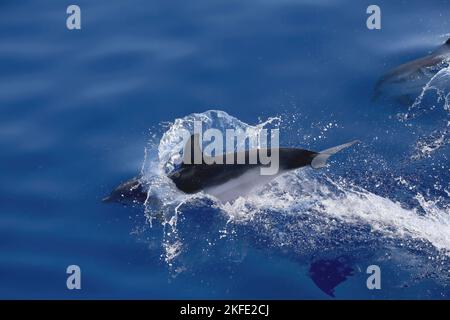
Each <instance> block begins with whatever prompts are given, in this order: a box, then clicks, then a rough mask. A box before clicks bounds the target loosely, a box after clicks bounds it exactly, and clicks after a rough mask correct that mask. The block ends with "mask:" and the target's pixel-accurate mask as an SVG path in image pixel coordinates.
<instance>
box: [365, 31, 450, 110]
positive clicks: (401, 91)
mask: <svg viewBox="0 0 450 320" xmlns="http://www.w3.org/2000/svg"><path fill="white" fill-rule="evenodd" d="M449 62H450V39H448V40H447V41H446V42H445V43H444V44H443V45H441V46H440V47H439V48H438V49H437V50H435V51H434V52H433V53H431V54H430V55H427V56H425V57H423V58H419V59H416V60H413V61H410V62H407V63H405V64H402V65H400V66H398V67H396V68H394V69H392V70H391V71H389V72H388V73H386V74H385V75H384V76H382V77H381V78H380V80H378V82H377V84H376V85H375V89H374V96H373V99H374V100H377V99H379V98H381V97H393V96H395V98H396V100H398V101H399V102H401V103H405V104H409V103H411V102H413V101H414V98H415V97H416V96H417V94H418V93H420V92H421V89H422V88H423V87H424V86H425V85H426V83H427V82H428V81H429V80H430V79H431V78H432V77H433V76H434V75H435V74H436V73H437V72H439V71H440V70H442V69H443V68H446V67H448V66H449Z"/></svg>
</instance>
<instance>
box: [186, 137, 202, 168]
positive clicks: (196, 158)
mask: <svg viewBox="0 0 450 320" xmlns="http://www.w3.org/2000/svg"><path fill="white" fill-rule="evenodd" d="M202 159H203V157H202V149H201V147H200V135H199V134H198V133H196V134H193V135H191V136H190V137H189V139H188V141H187V142H186V144H185V145H184V150H183V163H184V164H200V163H202V161H203V160H202Z"/></svg>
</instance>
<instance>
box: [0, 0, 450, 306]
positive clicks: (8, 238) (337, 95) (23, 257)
mask: <svg viewBox="0 0 450 320" xmlns="http://www.w3.org/2000/svg"><path fill="white" fill-rule="evenodd" d="M69 4H71V3H69V2H64V1H50V0H41V1H20V2H19V1H8V0H3V1H2V2H1V4H0V39H1V41H0V70H1V72H0V88H1V89H0V147H1V156H0V168H1V180H0V209H1V210H0V248H1V250H0V297H1V298H12V299H16V298H33V299H41V298H64V299H75V298H76V299H78V298H82V299H88V298H124V299H128V298H148V299H166V298H174V299H179V298H205V299H209V298H212V299H219V298H221V299H231V298H253V299H262V298H271V299H332V297H330V295H329V294H327V293H326V292H324V291H323V290H321V289H320V288H319V287H318V286H317V285H316V284H315V283H314V281H313V280H312V278H311V276H310V273H311V265H312V264H313V265H314V263H315V262H316V261H323V260H327V261H336V259H337V260H339V259H341V260H339V261H342V259H344V261H345V263H346V264H349V266H350V267H351V268H352V270H354V271H353V273H352V275H348V278H347V280H346V281H344V282H342V283H341V284H339V285H338V286H337V287H336V288H335V292H334V293H335V297H336V298H342V299H352V298H354V299H360V298H382V299H392V298H414V299H429V298H448V297H449V296H450V288H449V284H450V274H449V270H450V268H449V267H450V261H449V255H450V211H449V192H450V188H449V182H450V176H449V168H448V163H449V162H448V157H449V149H448V145H447V144H448V134H446V131H445V130H447V133H448V121H449V119H448V117H449V111H448V110H449V109H448V104H446V101H442V100H439V99H438V98H437V97H434V96H432V95H431V96H430V97H428V99H429V100H430V101H431V102H429V103H428V102H424V103H423V104H422V105H421V106H419V107H418V109H414V108H413V109H411V108H408V106H405V105H400V104H398V103H395V102H391V103H389V102H374V101H372V100H371V99H372V96H373V88H374V85H375V83H376V82H377V80H378V79H379V78H380V77H381V76H382V75H383V74H384V73H385V72H387V71H388V70H389V69H391V68H393V67H396V66H398V65H399V64H401V63H404V62H407V61H409V60H412V59H415V58H418V57H421V56H424V55H426V54H428V53H429V52H431V51H433V50H435V49H436V48H437V47H438V46H440V45H441V44H442V43H444V42H445V41H446V40H447V38H449V32H450V25H449V21H450V20H449V19H448V17H449V13H450V3H449V2H448V1H395V2H394V1H378V2H377V4H378V5H379V6H380V8H381V10H382V28H381V30H368V29H367V28H366V19H367V17H368V15H367V14H366V8H367V6H368V5H370V4H372V3H369V2H367V1H358V2H355V1H338V0H319V1H310V0H302V1H294V0H282V1H276V0H251V1H233V0H232V1H230V0H226V1H225V0H223V1H222V0H218V1H194V2H186V1H177V0H175V1H151V2H149V1H143V0H133V1H118V0H109V1H105V0H97V1H86V0H77V1H76V4H77V5H79V6H80V7H81V12H82V29H81V30H76V31H75V30H74V31H69V30H67V28H66V17H67V15H66V8H67V6H68V5H69ZM419 93H420V92H419ZM207 110H219V111H212V112H208V113H206V115H207V116H209V117H212V118H214V119H215V120H214V121H216V123H218V124H223V123H227V124H230V125H231V126H235V125H236V123H237V121H238V120H239V121H240V122H239V126H243V125H245V126H246V125H247V124H248V125H251V126H254V125H256V124H258V123H261V122H262V121H265V120H266V119H268V118H270V117H279V118H280V119H281V120H279V124H278V126H279V127H280V129H281V135H282V139H281V144H283V145H286V146H295V147H308V148H310V149H313V150H322V149H325V148H328V147H331V146H334V145H337V144H340V143H344V142H347V141H349V140H352V139H355V138H357V139H359V140H361V143H360V145H358V146H357V147H355V149H353V150H352V151H348V152H346V153H343V154H341V155H338V156H337V157H336V158H335V160H334V161H333V162H332V163H331V166H330V167H329V168H328V169H327V170H323V171H321V172H312V170H311V169H305V170H299V171H298V172H296V173H294V174H291V175H289V176H288V177H286V178H284V179H283V180H282V181H277V183H276V185H271V186H269V187H268V190H266V191H265V193H264V191H263V195H262V196H258V197H255V198H250V199H248V200H242V201H241V202H240V203H237V204H235V205H231V206H229V207H220V208H218V207H217V205H216V204H214V203H213V201H212V200H211V199H194V200H192V201H191V202H189V201H188V202H186V203H185V204H184V205H181V206H178V205H179V204H180V203H173V202H170V203H164V204H163V208H164V210H166V211H165V212H166V213H168V214H170V212H172V213H173V212H174V210H175V209H174V207H177V208H179V209H180V210H179V213H178V214H179V215H178V218H179V219H178V220H179V221H178V222H177V225H176V228H175V229H176V230H168V228H171V227H173V226H169V227H168V226H167V223H166V222H167V221H163V224H161V223H160V222H159V221H155V220H153V221H152V224H150V223H149V220H150V219H149V216H151V214H152V210H153V208H148V207H147V208H144V207H142V206H135V207H130V206H128V207H123V206H121V205H115V204H105V203H102V202H101V199H102V198H103V197H104V196H105V195H107V194H108V193H109V192H110V191H111V190H112V189H114V188H115V187H116V186H117V184H119V183H120V182H122V181H125V180H127V179H129V178H130V177H133V176H135V175H137V174H138V173H139V172H140V170H141V168H142V166H143V164H144V167H145V166H146V165H148V166H150V167H151V166H152V163H153V162H152V161H154V159H157V156H158V151H159V152H161V150H162V151H164V150H168V149H170V147H171V145H170V143H168V144H162V143H161V144H160V143H159V139H161V138H162V137H163V136H164V134H165V133H166V132H168V131H170V130H171V129H172V130H175V129H177V127H174V124H173V123H174V121H175V119H184V120H182V124H183V121H188V120H189V119H188V118H186V116H188V115H190V114H192V113H204V112H206V111H207ZM417 110H419V111H417ZM404 114H406V115H409V116H411V117H407V118H408V119H410V118H411V120H406V121H405V120H402V119H404V117H403V118H402V117H401V115H404ZM399 115H400V116H399ZM194 117H195V116H194ZM430 140H431V141H430ZM436 141H437V142H436ZM146 148H147V160H146V161H144V155H145V149H146ZM158 149H159V150H158ZM150 171H151V170H150ZM146 174H147V173H146ZM148 178H149V179H151V177H148ZM152 186H153V187H155V189H156V191H155V192H156V193H158V190H163V191H164V190H166V189H163V187H167V186H166V185H161V184H157V183H153V184H152ZM159 187H161V188H160V189H159ZM172 191H173V190H172ZM164 192H165V191H164ZM280 199H281V200H280ZM180 216H181V218H180ZM174 233H176V235H175V236H174ZM224 235H225V236H224ZM342 257H344V258H342ZM72 264H75V265H78V266H80V268H81V270H82V289H81V290H68V289H67V287H66V279H67V276H68V275H67V274H66V268H67V266H69V265H72ZM373 264H375V265H379V266H380V269H381V272H382V289H381V290H368V289H367V287H366V279H367V277H368V274H366V268H367V266H369V265H373ZM332 265H333V264H332Z"/></svg>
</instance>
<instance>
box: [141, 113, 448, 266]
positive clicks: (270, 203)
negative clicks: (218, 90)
mask: <svg viewBox="0 0 450 320" xmlns="http://www.w3.org/2000/svg"><path fill="white" fill-rule="evenodd" d="M199 119H201V120H203V121H204V122H205V127H208V126H210V127H215V128H220V129H223V130H225V129H227V128H233V129H243V130H245V131H246V132H253V133H256V132H257V131H258V130H261V128H264V127H265V126H268V125H274V124H275V125H276V123H277V122H279V121H281V120H280V118H270V119H269V120H267V121H263V122H261V123H260V124H258V125H255V126H251V125H248V124H246V123H244V122H242V121H240V120H238V119H236V118H234V117H232V116H230V115H228V114H227V113H225V112H223V111H207V112H205V113H200V114H192V115H189V116H187V117H185V118H183V119H177V120H175V122H174V123H173V124H172V125H171V126H170V127H169V129H168V130H167V131H166V132H165V133H164V135H163V137H162V139H161V141H160V143H159V145H158V155H159V159H153V160H149V159H148V158H149V157H147V160H146V163H145V164H144V167H145V168H147V169H146V170H145V180H146V182H147V184H148V186H149V193H148V199H147V202H146V214H147V217H148V218H149V220H150V221H153V220H154V219H157V220H158V221H160V222H161V223H162V224H163V225H164V226H165V230H166V235H165V241H164V248H165V251H166V255H165V260H166V261H167V262H168V263H169V264H171V263H172V261H173V260H174V259H175V258H176V257H177V256H178V255H179V254H180V252H182V250H183V240H182V239H181V238H180V237H179V236H178V234H177V231H178V230H177V224H178V219H179V216H180V214H182V213H183V210H184V209H185V208H189V207H191V206H195V205H196V204H198V202H199V200H200V203H205V205H206V204H207V205H208V206H209V210H211V211H215V210H216V211H217V210H219V211H220V212H221V213H222V214H223V215H225V217H226V219H227V220H228V224H229V225H244V226H249V227H250V228H254V229H258V230H264V232H265V233H266V234H265V235H266V236H268V237H270V238H271V239H272V241H273V243H272V245H274V246H279V247H283V246H287V245H290V246H297V247H298V246H299V245H298V244H297V243H298V242H299V237H300V236H299V235H303V236H304V237H305V238H304V239H301V240H302V245H304V246H305V247H306V246H309V247H310V248H312V247H313V246H317V243H319V245H320V241H315V240H317V239H319V240H320V239H326V238H327V237H333V236H334V237H335V236H336V235H333V233H332V232H334V231H336V230H338V229H339V228H340V227H341V226H342V225H345V226H347V227H348V228H350V229H349V230H350V231H349V233H348V234H347V235H346V237H347V238H348V239H350V240H349V241H351V239H352V237H355V238H356V237H358V238H361V237H370V233H376V234H379V235H381V236H382V237H385V238H386V239H395V240H398V241H400V242H403V240H411V239H412V240H414V241H419V242H423V243H426V244H431V245H432V246H433V247H434V248H436V250H438V251H440V252H442V253H444V254H445V255H450V208H449V206H448V202H447V203H445V204H444V205H438V204H437V202H434V201H431V200H426V199H425V197H424V196H423V195H421V194H420V193H417V194H416V197H415V200H416V201H417V202H418V203H419V205H418V206H417V207H416V208H413V209H410V208H407V207H406V206H405V205H403V204H402V203H399V202H395V201H393V200H391V199H389V198H386V197H382V196H380V195H377V194H374V193H372V192H369V191H367V190H365V189H363V188H361V187H357V186H355V185H352V184H351V183H349V182H348V181H345V180H341V181H333V180H332V179H331V178H329V177H328V176H327V174H326V171H312V170H311V169H299V170H297V171H294V172H290V173H287V174H284V175H282V176H279V177H278V178H276V179H275V180H273V181H272V182H270V183H269V184H267V185H265V186H264V187H262V188H260V189H257V190H255V191H254V192H252V193H251V194H249V195H247V196H246V197H240V198H238V199H237V200H235V201H234V202H232V203H225V204H222V203H220V202H214V199H212V198H211V197H210V196H206V195H205V194H203V193H198V194H196V195H193V196H191V195H186V194H183V193H181V192H179V191H178V190H177V189H176V187H175V186H174V184H173V183H172V182H171V181H170V179H168V178H167V177H166V175H165V172H166V171H165V170H166V169H167V163H170V162H171V161H173V159H174V157H176V155H177V154H178V153H179V152H181V150H182V148H183V146H182V145H180V143H181V139H179V138H178V136H177V131H178V130H180V129H181V128H183V129H188V130H189V129H192V128H191V127H190V126H191V124H192V123H193V121H194V120H199ZM399 186H400V187H402V186H403V184H401V183H399ZM404 187H405V188H407V187H408V186H404ZM202 201H203V202H202ZM211 203H212V205H211ZM423 212H424V213H425V214H423ZM277 217H285V218H289V219H290V220H289V221H291V222H289V223H288V224H287V225H282V224H283V223H281V225H275V224H274V222H273V220H274V219H276V218H277ZM296 219H297V220H296ZM313 219H316V220H317V221H316V222H314V223H309V224H307V223H305V221H311V220H313ZM292 221H296V222H292ZM359 226H368V227H369V229H370V230H371V232H369V235H365V234H362V233H361V232H362V231H360V230H359V231H358V230H356V229H355V231H354V232H355V233H354V234H352V231H351V228H352V227H359ZM225 233H226V232H223V233H222V234H220V235H218V237H220V239H222V238H223V237H225V236H224V234H225ZM357 233H358V234H357ZM332 240H333V239H332ZM335 240H336V242H337V241H338V240H339V239H335ZM405 243H408V241H405ZM315 249H316V250H319V251H320V250H323V249H324V248H320V247H316V248H315Z"/></svg>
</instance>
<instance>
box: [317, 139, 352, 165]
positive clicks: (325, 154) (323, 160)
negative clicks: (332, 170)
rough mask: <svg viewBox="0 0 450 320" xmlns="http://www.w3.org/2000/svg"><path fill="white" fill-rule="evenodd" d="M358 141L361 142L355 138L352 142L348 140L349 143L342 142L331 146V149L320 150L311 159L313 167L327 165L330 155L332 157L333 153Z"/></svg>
mask: <svg viewBox="0 0 450 320" xmlns="http://www.w3.org/2000/svg"><path fill="white" fill-rule="evenodd" d="M358 142H359V140H353V141H351V142H347V143H344V144H341V145H339V146H336V147H333V148H329V149H326V150H323V151H321V152H319V153H318V154H317V155H316V156H315V157H314V159H313V160H312V161H311V167H313V168H314V169H320V168H323V167H325V166H326V165H327V160H328V158H329V157H331V156H332V155H333V154H335V153H338V152H339V151H341V150H343V149H345V148H348V147H350V146H352V145H354V144H355V143H358Z"/></svg>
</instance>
